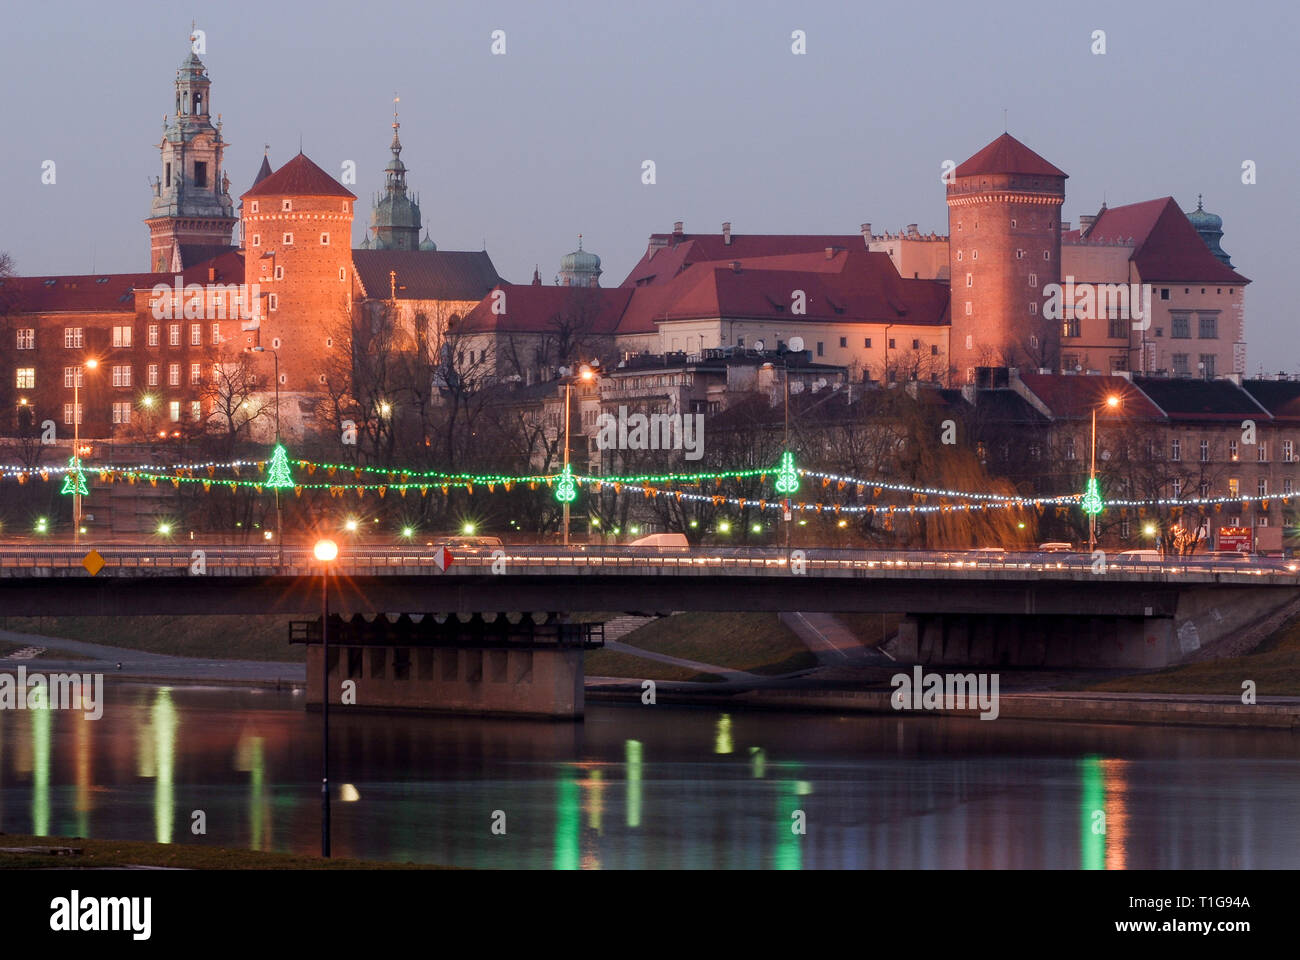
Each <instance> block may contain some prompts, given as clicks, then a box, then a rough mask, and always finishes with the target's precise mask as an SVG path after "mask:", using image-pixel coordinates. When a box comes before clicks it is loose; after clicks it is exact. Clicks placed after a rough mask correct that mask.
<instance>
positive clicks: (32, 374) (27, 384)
mask: <svg viewBox="0 0 1300 960" xmlns="http://www.w3.org/2000/svg"><path fill="white" fill-rule="evenodd" d="M14 387H15V388H16V389H18V390H35V389H36V368H35V367H19V368H18V376H17V379H16V382H15V383H14Z"/></svg>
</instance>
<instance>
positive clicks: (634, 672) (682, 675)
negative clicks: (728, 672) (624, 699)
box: [583, 650, 722, 683]
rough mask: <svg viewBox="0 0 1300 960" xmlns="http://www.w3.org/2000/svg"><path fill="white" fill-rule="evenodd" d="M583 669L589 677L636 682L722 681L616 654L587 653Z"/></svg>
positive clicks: (613, 652)
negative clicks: (630, 678) (629, 678)
mask: <svg viewBox="0 0 1300 960" xmlns="http://www.w3.org/2000/svg"><path fill="white" fill-rule="evenodd" d="M583 667H584V669H585V670H586V674H587V676H589V677H633V678H635V679H637V680H693V681H696V682H703V683H714V682H716V681H719V680H721V679H722V677H720V676H718V675H717V674H716V673H701V672H700V671H698V670H691V669H688V668H686V667H678V666H674V665H673V664H671V663H659V662H658V661H657V660H647V659H646V658H645V657H638V656H634V655H633V654H630V653H621V652H619V651H616V650H588V651H587V652H586V653H585V654H584V655H583Z"/></svg>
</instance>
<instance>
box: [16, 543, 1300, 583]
mask: <svg viewBox="0 0 1300 960" xmlns="http://www.w3.org/2000/svg"><path fill="white" fill-rule="evenodd" d="M340 547H341V549H340V554H339V558H338V559H337V560H336V561H334V562H333V564H332V565H331V569H332V570H334V571H337V572H339V573H345V572H354V573H357V574H365V573H374V572H379V571H389V570H400V569H407V568H409V569H412V570H418V571H427V570H429V569H432V568H436V560H435V556H434V554H435V552H436V548H431V547H427V546H422V547H403V546H395V547H375V546H360V547H349V546H348V545H347V544H346V543H344V544H341V545H340ZM196 550H201V551H203V560H204V563H205V565H206V566H207V567H208V568H209V569H211V568H216V569H225V570H232V569H247V570H249V571H250V572H254V571H256V572H272V573H273V572H276V571H277V570H279V569H280V559H279V554H278V551H277V550H276V549H275V548H274V547H269V548H268V547H266V546H261V545H259V546H228V545H216V546H204V545H202V544H198V543H195V544H186V545H185V546H184V547H169V546H165V545H163V546H152V545H104V546H102V547H101V548H98V551H97V552H98V553H99V554H100V556H101V557H102V558H103V561H104V567H105V569H112V570H114V571H118V572H119V575H120V574H121V572H126V571H130V570H141V571H146V570H188V569H189V568H190V567H191V564H192V563H193V559H194V551H196ZM498 551H499V552H498ZM88 552H89V547H81V548H75V547H71V546H67V547H62V546H58V547H55V546H51V547H47V548H45V549H41V550H33V549H31V548H30V547H22V548H16V547H5V546H0V571H3V570H6V569H14V570H22V569H31V570H58V569H66V570H75V569H78V568H82V567H83V562H82V561H83V559H84V558H85V556H86V555H87V553H88ZM501 560H504V562H505V565H506V567H505V569H506V573H511V572H520V571H521V570H527V571H532V572H546V571H548V570H552V571H561V570H568V569H574V568H611V569H614V570H618V569H623V568H634V567H636V568H647V567H648V568H652V569H659V570H664V571H682V572H685V571H692V572H693V571H698V570H710V569H724V570H725V569H731V570H741V569H747V570H763V571H771V572H774V573H775V572H776V571H780V570H785V569H786V568H787V567H789V566H790V565H791V562H792V561H791V554H790V552H788V551H787V550H785V549H784V548H771V547H722V548H719V547H704V548H698V549H689V550H673V549H666V548H646V547H628V546H605V545H575V546H572V547H568V548H564V547H556V546H511V545H504V546H502V547H500V548H476V549H473V550H469V551H459V552H456V551H453V563H452V566H451V567H450V568H449V569H450V572H452V573H455V572H457V571H458V570H459V571H460V572H467V571H474V572H483V573H487V572H491V571H492V568H493V566H494V564H498V563H499V562H500V561H501ZM795 562H797V563H798V564H801V565H802V566H803V568H804V569H805V571H806V572H809V573H811V572H813V571H862V572H871V571H878V572H882V573H883V572H901V571H917V572H924V571H936V572H937V571H944V572H955V571H963V572H965V571H969V572H972V573H977V574H978V573H980V572H988V573H997V572H1007V573H1010V572H1017V573H1040V574H1074V575H1077V574H1085V573H1093V571H1094V570H1095V569H1096V568H1095V567H1094V564H1093V560H1092V558H1091V556H1089V555H1087V554H1047V553H1007V554H995V555H989V554H986V553H981V552H979V551H901V550H895V551H880V550H843V549H835V548H799V549H798V558H797V560H796V561H795ZM319 566H320V564H319V561H317V560H316V559H315V557H314V556H313V554H312V552H311V550H310V549H308V548H304V547H298V546H294V547H285V549H284V563H283V569H284V571H285V573H286V574H288V573H292V575H295V576H299V575H303V574H310V573H312V572H313V570H315V569H319ZM1110 571H1115V572H1120V573H1133V574H1164V575H1183V574H1205V575H1211V574H1213V575H1238V576H1253V577H1267V578H1269V580H1270V581H1276V580H1279V579H1281V580H1283V581H1284V582H1285V581H1293V582H1297V583H1300V572H1298V565H1297V564H1296V563H1293V562H1291V561H1283V560H1272V559H1261V560H1260V561H1259V562H1257V563H1242V562H1224V561H1222V560H1217V559H1200V558H1196V557H1179V558H1167V559H1164V560H1145V559H1141V558H1132V557H1129V558H1125V557H1120V556H1117V557H1114V558H1112V559H1110V560H1108V561H1107V572H1110Z"/></svg>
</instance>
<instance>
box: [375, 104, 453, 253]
mask: <svg viewBox="0 0 1300 960" xmlns="http://www.w3.org/2000/svg"><path fill="white" fill-rule="evenodd" d="M399 127H401V124H400V123H399V122H398V120H397V97H394V98H393V142H392V143H391V144H389V147H388V149H389V150H391V151H392V154H393V159H391V160H389V161H388V166H386V167H384V195H383V196H382V197H380V198H379V199H378V201H376V203H375V205H374V210H373V211H371V214H370V227H371V229H372V230H373V231H374V239H373V240H372V241H370V243H369V244H363V249H370V250H436V249H437V248H436V247H435V246H434V245H433V241H432V240H429V241H428V243H427V246H426V245H423V244H421V243H420V205H419V204H418V203H416V201H415V200H414V199H412V198H411V197H410V196H409V195H408V194H407V192H406V164H404V163H403V162H402V141H401V140H400V139H398V136H397V131H398V128H399Z"/></svg>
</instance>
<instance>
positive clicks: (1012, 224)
mask: <svg viewBox="0 0 1300 960" xmlns="http://www.w3.org/2000/svg"><path fill="white" fill-rule="evenodd" d="M1015 228H1016V218H1015V217H1012V218H1011V229H1012V230H1014V229H1015Z"/></svg>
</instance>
